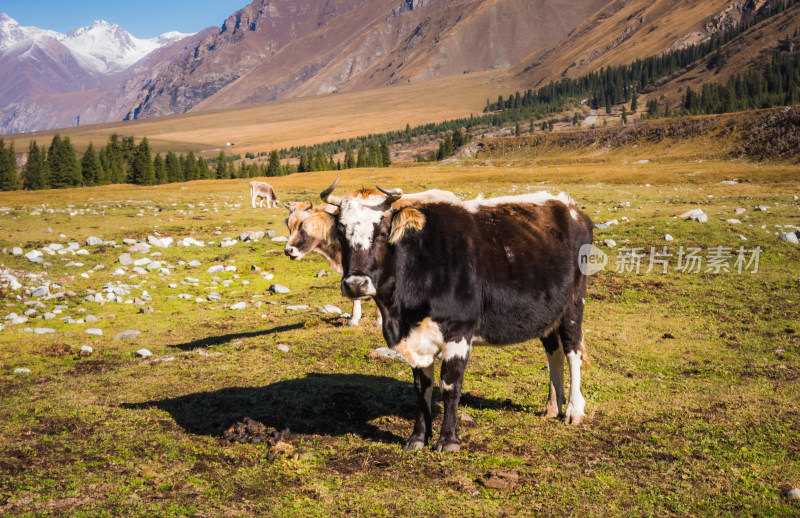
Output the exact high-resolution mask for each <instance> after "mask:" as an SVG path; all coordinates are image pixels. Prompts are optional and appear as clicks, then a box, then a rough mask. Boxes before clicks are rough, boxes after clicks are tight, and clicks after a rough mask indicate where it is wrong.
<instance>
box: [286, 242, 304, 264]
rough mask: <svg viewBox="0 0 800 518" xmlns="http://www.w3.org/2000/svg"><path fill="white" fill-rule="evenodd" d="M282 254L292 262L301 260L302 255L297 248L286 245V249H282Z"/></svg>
mask: <svg viewBox="0 0 800 518" xmlns="http://www.w3.org/2000/svg"><path fill="white" fill-rule="evenodd" d="M283 253H284V254H286V255H288V256H289V257H291V258H292V260H294V261H297V260H299V259H302V258H303V255H304V254H303V253H302V252H301V251H300V250H298V249H297V247H294V246H290V245H286V248H284V249H283Z"/></svg>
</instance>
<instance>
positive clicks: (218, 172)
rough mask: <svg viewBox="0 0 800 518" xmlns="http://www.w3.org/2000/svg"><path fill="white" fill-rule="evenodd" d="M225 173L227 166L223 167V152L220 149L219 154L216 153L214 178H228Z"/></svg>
mask: <svg viewBox="0 0 800 518" xmlns="http://www.w3.org/2000/svg"><path fill="white" fill-rule="evenodd" d="M227 173H228V168H227V167H225V152H224V151H220V152H219V155H217V164H216V166H215V167H214V178H215V179H217V180H223V179H225V178H228V176H227Z"/></svg>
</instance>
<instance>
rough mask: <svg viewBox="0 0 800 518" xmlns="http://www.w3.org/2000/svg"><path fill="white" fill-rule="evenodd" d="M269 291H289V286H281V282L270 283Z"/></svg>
mask: <svg viewBox="0 0 800 518" xmlns="http://www.w3.org/2000/svg"><path fill="white" fill-rule="evenodd" d="M269 291H271V292H272V293H289V291H290V290H289V288H287V287H286V286H281V285H280V284H270V286H269Z"/></svg>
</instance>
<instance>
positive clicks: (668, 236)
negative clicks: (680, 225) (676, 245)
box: [664, 234, 675, 241]
mask: <svg viewBox="0 0 800 518" xmlns="http://www.w3.org/2000/svg"><path fill="white" fill-rule="evenodd" d="M674 239H675V238H674V237H672V236H671V235H669V234H664V241H673V240H674Z"/></svg>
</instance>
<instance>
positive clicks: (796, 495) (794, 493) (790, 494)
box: [786, 196, 800, 500]
mask: <svg viewBox="0 0 800 518" xmlns="http://www.w3.org/2000/svg"><path fill="white" fill-rule="evenodd" d="M795 198H796V196H795ZM786 498H788V499H789V500H800V487H793V488H792V489H790V490H789V491H787V492H786Z"/></svg>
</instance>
